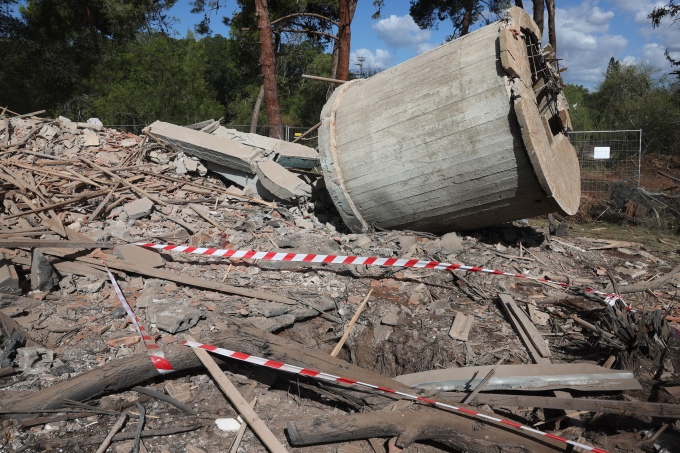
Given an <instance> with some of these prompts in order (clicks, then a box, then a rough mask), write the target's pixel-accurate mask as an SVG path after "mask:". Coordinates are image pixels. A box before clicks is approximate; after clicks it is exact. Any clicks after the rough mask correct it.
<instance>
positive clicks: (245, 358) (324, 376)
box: [182, 341, 608, 453]
mask: <svg viewBox="0 0 680 453" xmlns="http://www.w3.org/2000/svg"><path fill="white" fill-rule="evenodd" d="M182 345H184V346H190V347H192V348H200V349H205V350H206V351H210V352H213V353H215V354H219V355H222V356H225V357H230V358H232V359H236V360H240V361H242V362H248V363H252V364H255V365H259V366H263V367H267V368H273V369H275V370H281V371H287V372H288V373H293V374H300V375H302V376H309V377H311V378H315V379H321V380H325V381H330V382H336V383H341V384H347V385H359V386H362V387H368V388H371V389H374V390H378V391H380V392H385V393H390V394H393V395H399V396H403V397H405V398H408V399H411V400H415V401H419V402H421V403H425V404H429V405H431V406H435V407H440V408H444V409H449V410H452V411H455V412H459V413H462V414H466V415H471V416H473V417H477V418H481V419H484V420H489V421H493V422H496V423H502V424H503V425H506V426H510V427H512V428H515V429H518V430H521V431H526V432H529V433H532V434H536V435H539V436H545V437H549V438H550V439H554V440H557V441H559V442H563V443H565V444H568V445H572V446H574V447H579V448H583V449H584V450H587V451H592V452H595V453H608V452H607V451H606V450H602V449H601V448H597V447H591V446H589V445H585V444H582V443H579V442H575V441H573V440H569V439H566V438H564V437H561V436H556V435H554V434H550V433H546V432H544V431H539V430H537V429H534V428H531V427H529V426H526V425H522V424H520V423H517V422H513V421H511V420H506V419H502V418H498V417H494V416H491V415H487V414H483V413H480V412H477V411H473V410H471V409H468V408H464V407H459V406H454V405H452V404H446V403H441V402H439V401H435V400H433V399H430V398H425V397H423V396H417V395H412V394H410V393H405V392H401V391H398V390H393V389H390V388H386V387H381V386H379V385H374V384H369V383H367V382H362V381H357V380H355V379H350V378H346V377H342V376H336V375H334V374H329V373H324V372H322V371H317V370H312V369H309V368H302V367H299V366H295V365H289V364H287V363H283V362H277V361H276V360H269V359H265V358H262V357H257V356H253V355H250V354H246V353H243V352H237V351H232V350H229V349H224V348H218V347H217V346H213V345H210V344H205V343H197V342H194V341H185V342H183V343H182Z"/></svg>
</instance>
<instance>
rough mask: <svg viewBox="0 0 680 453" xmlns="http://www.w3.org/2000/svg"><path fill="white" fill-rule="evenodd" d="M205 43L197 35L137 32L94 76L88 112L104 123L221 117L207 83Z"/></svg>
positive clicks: (193, 121)
mask: <svg viewBox="0 0 680 453" xmlns="http://www.w3.org/2000/svg"><path fill="white" fill-rule="evenodd" d="M207 69H208V64H207V58H206V54H205V46H204V45H203V43H202V42H197V41H196V40H195V39H194V37H193V36H191V35H190V36H187V37H186V38H185V39H180V40H177V39H172V38H169V37H167V36H166V35H164V34H153V35H146V34H142V35H139V36H138V38H137V40H136V41H135V42H133V43H130V44H128V45H127V46H126V48H125V50H124V51H120V52H119V53H117V54H116V56H115V57H114V58H113V59H112V60H111V61H109V62H108V64H106V65H102V66H100V67H98V68H97V70H96V71H95V73H94V76H93V78H92V80H91V87H92V92H93V93H94V95H93V99H92V103H91V107H90V109H89V112H88V115H93V116H97V117H98V118H100V119H101V120H102V122H104V124H140V123H141V124H149V123H151V122H153V121H155V120H163V121H168V122H171V123H176V124H190V123H195V122H198V121H202V120H204V119H206V118H215V117H220V116H222V113H223V108H222V106H221V105H220V104H219V102H217V100H216V99H215V94H214V93H213V92H211V91H210V89H209V86H208V83H207V82H206V77H205V74H206V71H207Z"/></svg>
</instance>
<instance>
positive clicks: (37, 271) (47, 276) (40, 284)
mask: <svg viewBox="0 0 680 453" xmlns="http://www.w3.org/2000/svg"><path fill="white" fill-rule="evenodd" d="M59 280H60V278H59V274H57V271H56V270H55V269H54V267H53V266H52V264H50V262H49V261H47V258H45V255H43V253H42V252H41V251H40V249H33V255H32V258H31V288H32V289H33V290H39V291H50V290H51V289H52V288H54V287H55V286H57V285H58V284H59Z"/></svg>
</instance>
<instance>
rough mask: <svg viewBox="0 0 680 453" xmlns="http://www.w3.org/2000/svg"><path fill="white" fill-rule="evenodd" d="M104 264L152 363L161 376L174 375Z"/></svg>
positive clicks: (161, 352)
mask: <svg viewBox="0 0 680 453" xmlns="http://www.w3.org/2000/svg"><path fill="white" fill-rule="evenodd" d="M102 262H103V263H104V266H105V267H106V272H107V273H108V274H109V279H111V285H113V290H114V291H115V292H116V295H117V296H118V299H119V300H120V303H121V304H123V308H125V311H126V312H127V314H128V316H129V317H130V320H131V321H132V324H133V325H134V326H135V328H136V329H137V333H138V334H139V336H140V337H142V341H143V342H144V347H145V348H146V352H147V353H148V354H149V358H150V359H151V363H153V366H154V367H155V368H156V370H157V371H158V372H159V373H160V374H168V373H172V372H173V371H175V369H174V368H173V367H172V365H170V362H168V359H166V358H165V354H163V351H162V350H161V347H160V346H158V345H157V344H156V342H155V341H153V338H151V336H150V335H149V334H148V333H146V330H145V329H144V326H142V324H141V323H140V322H139V319H137V316H136V315H135V314H134V312H133V311H132V308H131V307H130V304H128V302H127V299H125V296H124V295H123V291H121V289H120V286H118V282H116V279H115V277H114V276H113V274H112V273H111V271H110V270H109V266H107V265H106V261H103V260H102Z"/></svg>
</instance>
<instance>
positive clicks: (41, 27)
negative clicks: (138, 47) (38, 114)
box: [0, 0, 175, 114]
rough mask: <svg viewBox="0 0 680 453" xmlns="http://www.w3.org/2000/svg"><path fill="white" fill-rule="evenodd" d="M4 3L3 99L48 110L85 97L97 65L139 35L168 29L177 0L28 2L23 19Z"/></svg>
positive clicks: (17, 106)
mask: <svg viewBox="0 0 680 453" xmlns="http://www.w3.org/2000/svg"><path fill="white" fill-rule="evenodd" d="M14 3H19V2H18V1H14V0H0V61H2V65H0V96H2V99H1V100H2V102H3V103H6V104H8V105H11V106H12V108H13V109H14V110H17V111H22V112H25V111H32V110H38V109H43V108H44V109H48V110H49V111H50V113H51V114H55V113H58V112H59V111H60V106H61V105H63V104H64V103H67V102H71V103H72V101H73V100H74V99H81V100H82V99H83V93H85V92H86V91H85V84H86V82H87V80H89V78H90V77H91V74H92V73H93V71H94V70H95V68H96V67H97V66H98V65H101V64H105V63H106V61H107V58H109V57H110V55H107V54H106V51H107V50H109V51H110V52H112V55H115V52H116V50H117V48H118V46H124V45H125V44H126V43H128V42H131V41H133V40H134V39H135V37H136V35H137V33H138V31H140V30H142V29H144V30H150V29H152V28H154V27H155V28H159V29H163V28H167V17H166V16H165V14H164V11H166V10H167V8H169V7H171V6H172V5H173V4H174V3H175V0H151V1H150V0H88V1H87V2H74V1H70V0H28V1H25V2H21V3H22V6H21V7H20V9H19V11H20V15H21V16H20V17H14V16H13V15H12V14H11V13H10V10H9V5H11V4H14Z"/></svg>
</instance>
